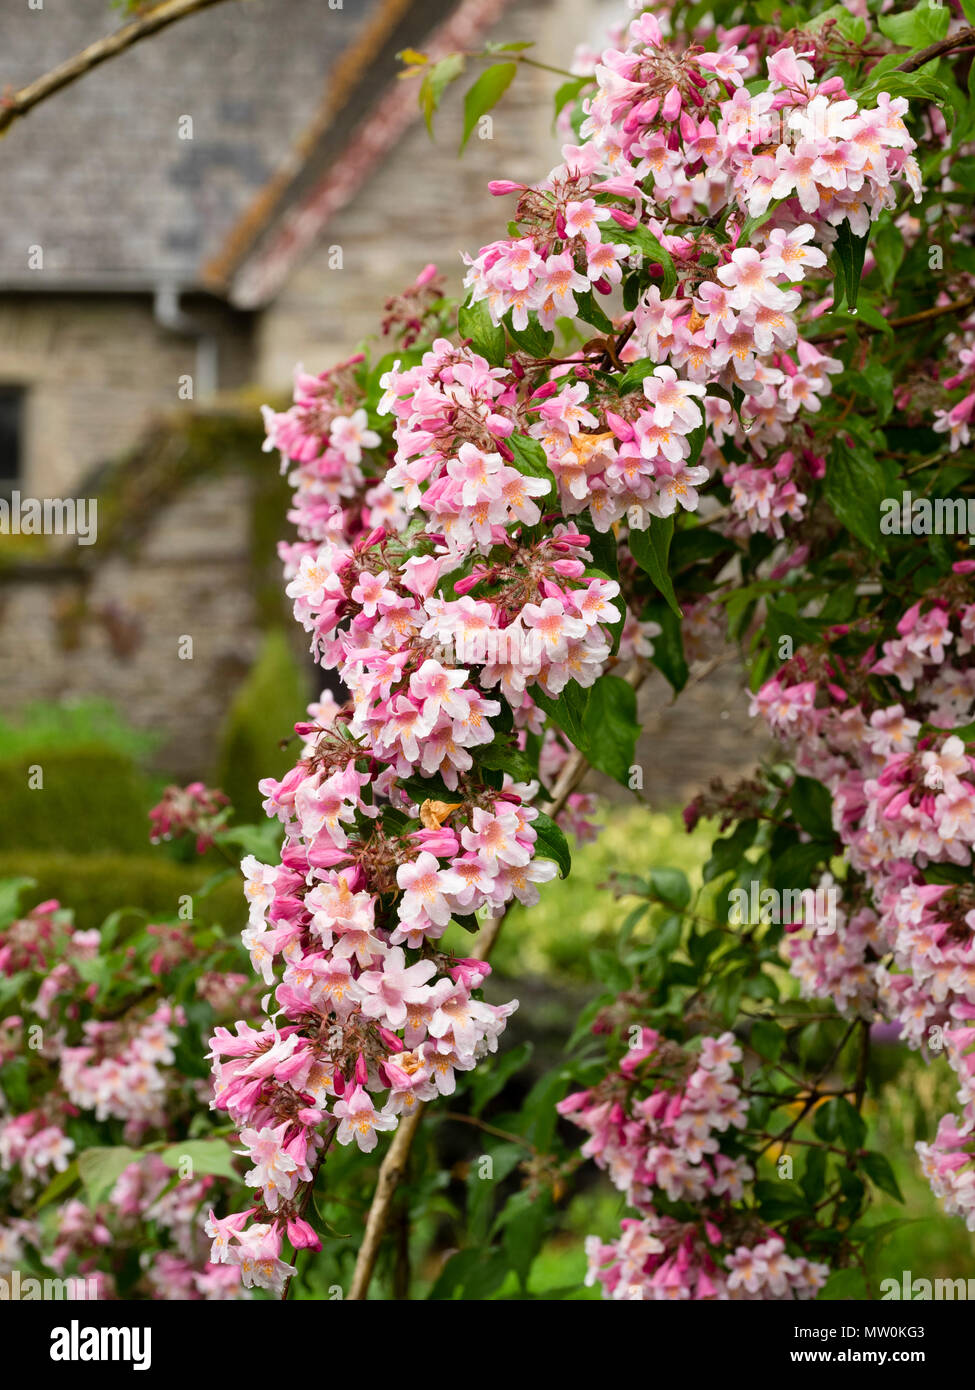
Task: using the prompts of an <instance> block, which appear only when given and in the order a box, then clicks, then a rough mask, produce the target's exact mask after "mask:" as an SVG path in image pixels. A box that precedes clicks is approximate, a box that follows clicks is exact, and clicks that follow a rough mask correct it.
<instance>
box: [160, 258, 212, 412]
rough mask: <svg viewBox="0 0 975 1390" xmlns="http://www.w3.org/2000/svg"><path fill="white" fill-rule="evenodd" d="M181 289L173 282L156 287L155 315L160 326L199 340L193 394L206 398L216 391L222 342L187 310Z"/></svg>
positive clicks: (203, 399)
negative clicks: (183, 303)
mask: <svg viewBox="0 0 975 1390" xmlns="http://www.w3.org/2000/svg"><path fill="white" fill-rule="evenodd" d="M181 296H182V291H181V290H180V289H179V287H178V286H177V285H174V284H161V285H157V286H156V292H155V295H154V296H153V316H154V318H155V320H156V323H158V324H159V326H160V328H165V329H168V330H169V332H171V333H180V334H182V335H183V336H184V337H187V338H194V339H195V340H196V369H195V371H194V374H193V388H194V389H193V394H194V397H195V399H196V400H198V401H206V400H209V399H211V398H212V397H213V396H215V395H216V394H217V386H218V384H219V371H220V364H219V344H218V342H217V339H216V337H215V335H214V334H213V333H211V332H210V330H209V329H207V328H205V327H204V326H203V324H202V323H200V321H199V320H198V319H195V318H194V317H193V316H192V314H187V313H185V312H184V310H183V308H182V306H181V304H180V298H181Z"/></svg>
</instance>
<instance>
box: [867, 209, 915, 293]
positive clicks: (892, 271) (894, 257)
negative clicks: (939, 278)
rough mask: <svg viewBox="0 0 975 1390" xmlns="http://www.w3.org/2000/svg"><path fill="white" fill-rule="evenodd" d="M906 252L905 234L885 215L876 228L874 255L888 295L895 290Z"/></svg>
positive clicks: (888, 215)
mask: <svg viewBox="0 0 975 1390" xmlns="http://www.w3.org/2000/svg"><path fill="white" fill-rule="evenodd" d="M906 250H907V243H906V242H905V241H904V237H903V234H902V233H901V232H900V231H899V230H898V229H897V228H896V227H895V226H894V223H893V220H892V218H891V216H890V214H889V213H887V214H885V215H884V216H883V217H882V218H881V220H880V221H879V222H878V223H877V224H876V226H875V228H874V233H873V254H874V259H875V260H876V262H877V269H878V270H879V271H880V278H881V280H882V281H883V285H884V290H885V291H886V293H887V294H890V293H891V292H892V290H893V288H894V281H895V280H896V279H897V272H898V271H899V270H900V268H901V262H902V261H903V259H904V253H905V251H906Z"/></svg>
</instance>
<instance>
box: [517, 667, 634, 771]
mask: <svg viewBox="0 0 975 1390" xmlns="http://www.w3.org/2000/svg"><path fill="white" fill-rule="evenodd" d="M530 694H531V696H532V699H533V700H534V701H535V703H536V704H537V705H539V706H540V707H541V708H542V709H543V710H544V711H545V712H546V714H548V715H550V716H551V718H552V719H553V720H554V721H555V723H556V724H557V725H558V726H559V728H560V729H561V730H562V732H563V733H564V734H566V735H567V736H568V738H569V739H570V740H571V742H572V743H573V744H574V745H575V747H576V748H578V750H579V752H580V753H582V754H583V756H584V757H585V758H586V759H587V760H588V761H589V762H590V763H591V764H592V765H593V767H597V768H599V770H600V772H605V773H606V774H607V775H608V776H610V777H614V778H615V779H616V780H617V781H618V782H620V783H621V784H622V785H623V786H624V787H625V786H628V783H629V773H630V768H631V767H632V766H633V753H634V748H635V745H636V740H637V737H638V735H639V733H640V725H639V723H638V721H637V717H636V692H635V691H634V690H633V687H632V686H630V685H628V684H627V682H626V681H625V680H623V679H622V678H621V677H619V676H609V675H606V676H600V678H599V680H597V681H596V682H595V684H593V685H592V686H591V687H590V688H589V689H588V690H584V689H583V688H582V687H581V686H579V685H577V684H576V683H575V682H574V681H573V682H571V683H570V684H569V685H567V686H566V688H565V690H563V692H562V694H561V695H560V696H559V698H558V699H557V700H555V699H553V698H552V697H551V696H550V695H546V694H545V692H544V690H542V689H541V687H540V686H537V685H536V686H533V687H532V689H531V691H530Z"/></svg>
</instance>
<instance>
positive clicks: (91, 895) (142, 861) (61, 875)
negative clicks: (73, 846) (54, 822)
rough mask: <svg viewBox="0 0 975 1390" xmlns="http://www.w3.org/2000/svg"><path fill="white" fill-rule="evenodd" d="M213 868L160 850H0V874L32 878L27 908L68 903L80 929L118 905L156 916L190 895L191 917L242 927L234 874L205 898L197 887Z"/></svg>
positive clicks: (168, 914) (170, 912)
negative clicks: (132, 852)
mask: <svg viewBox="0 0 975 1390" xmlns="http://www.w3.org/2000/svg"><path fill="white" fill-rule="evenodd" d="M212 874H213V870H212V868H210V867H203V866H202V865H199V864H187V865H184V864H175V863H173V861H172V860H170V859H166V858H165V857H164V856H163V855H161V854H158V853H157V854H146V855H142V856H139V855H127V854H79V855H71V854H53V853H47V852H42V851H26V850H17V851H13V850H2V851H0V879H4V878H31V879H34V880H35V882H36V887H34V888H29V889H26V890H25V891H24V893H23V894H22V896H21V905H22V907H23V908H24V910H26V909H27V908H30V907H32V906H33V905H34V904H35V903H39V902H43V901H44V900H45V899H47V898H57V899H58V901H59V902H60V903H61V904H62V905H63V906H64V907H70V908H73V910H74V914H75V922H76V923H77V925H78V926H79V927H81V928H83V929H85V930H88V929H89V928H91V927H99V926H101V924H102V922H104V920H105V918H106V917H108V916H109V915H110V914H111V913H112V912H114V911H115V910H116V909H117V908H120V907H141V908H144V909H145V911H146V912H148V913H149V915H150V916H151V917H157V918H159V920H160V921H164V920H166V919H168V918H172V917H175V916H176V914H177V912H178V910H179V899H180V897H181V896H182V895H183V894H185V893H189V894H190V895H192V896H193V897H194V903H193V909H194V919H195V920H196V921H197V922H201V923H205V924H208V923H219V924H220V925H221V926H224V927H228V928H231V929H236V928H239V927H241V928H242V927H243V926H244V924H245V922H246V919H247V912H246V908H245V904H244V895H243V888H242V885H241V880H240V876H239V874H237V873H236V872H234V873H232V874H230V875H229V876H228V878H227V879H226V881H225V882H223V883H221V884H219V885H218V886H217V887H216V888H214V889H213V891H212V892H211V893H208V894H207V895H206V896H205V897H198V896H196V895H197V892H198V890H199V889H200V888H201V887H202V886H203V884H204V883H205V882H206V880H207V879H208V878H210V877H212Z"/></svg>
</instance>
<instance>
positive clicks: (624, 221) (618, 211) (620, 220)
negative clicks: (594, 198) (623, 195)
mask: <svg viewBox="0 0 975 1390" xmlns="http://www.w3.org/2000/svg"><path fill="white" fill-rule="evenodd" d="M609 215H610V217H611V218H612V219H613V221H614V222H615V223H616V224H617V225H618V226H620V227H622V228H623V230H624V231H625V232H632V231H633V229H634V227H638V226H639V225H640V224H639V222H638V221H637V219H636V218H635V217H634V216H633V214H632V212H624V211H623V209H622V208H611V209H610V213H609Z"/></svg>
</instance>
